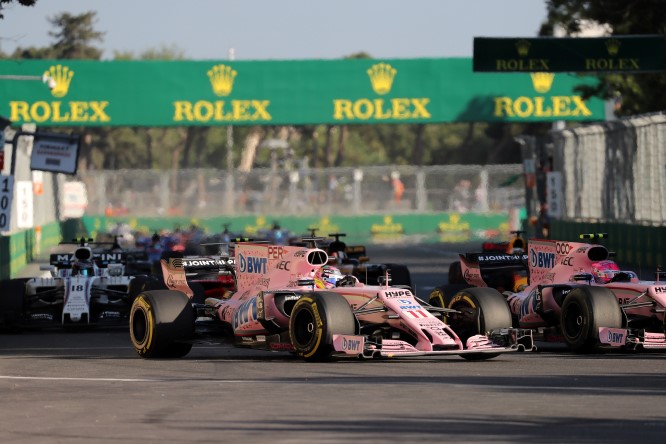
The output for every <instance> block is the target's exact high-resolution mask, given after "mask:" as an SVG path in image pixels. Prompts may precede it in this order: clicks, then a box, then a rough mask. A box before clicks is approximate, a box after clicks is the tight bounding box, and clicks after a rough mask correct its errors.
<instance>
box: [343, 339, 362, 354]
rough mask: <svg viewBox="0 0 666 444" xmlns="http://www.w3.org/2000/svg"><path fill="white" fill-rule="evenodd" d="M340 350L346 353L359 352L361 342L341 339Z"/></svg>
mask: <svg viewBox="0 0 666 444" xmlns="http://www.w3.org/2000/svg"><path fill="white" fill-rule="evenodd" d="M342 348H343V349H344V350H347V351H357V352H360V351H361V341H360V340H358V339H347V338H342Z"/></svg>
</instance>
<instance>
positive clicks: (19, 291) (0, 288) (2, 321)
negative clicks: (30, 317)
mask: <svg viewBox="0 0 666 444" xmlns="http://www.w3.org/2000/svg"><path fill="white" fill-rule="evenodd" d="M29 280H30V279H24V278H21V279H10V280H4V281H0V328H8V329H17V328H18V327H19V326H20V324H21V321H22V320H23V309H24V306H23V304H24V301H25V284H26V282H27V281H29Z"/></svg>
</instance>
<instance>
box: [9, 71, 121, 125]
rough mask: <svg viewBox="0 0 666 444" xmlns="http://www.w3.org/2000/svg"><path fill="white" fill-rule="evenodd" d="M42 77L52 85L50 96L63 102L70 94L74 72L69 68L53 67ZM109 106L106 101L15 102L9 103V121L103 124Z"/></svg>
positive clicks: (109, 118)
mask: <svg viewBox="0 0 666 444" xmlns="http://www.w3.org/2000/svg"><path fill="white" fill-rule="evenodd" d="M44 76H48V77H49V78H51V79H53V81H54V86H53V89H51V95H52V96H53V97H56V98H62V97H65V96H66V95H67V94H68V93H69V88H70V86H71V83H72V78H73V77H74V71H73V70H72V69H70V68H69V67H68V66H64V65H53V66H50V67H49V68H48V69H47V70H46V71H44ZM108 106H109V102H108V101H105V100H91V101H82V100H70V101H67V102H63V101H60V100H57V101H51V102H47V101H45V100H38V101H36V102H33V103H30V102H26V101H21V100H16V101H11V102H9V118H10V120H11V121H12V122H21V123H27V122H35V123H57V124H67V123H83V122H95V123H105V122H110V121H111V117H110V116H109V115H108V114H107V110H106V108H107V107H108Z"/></svg>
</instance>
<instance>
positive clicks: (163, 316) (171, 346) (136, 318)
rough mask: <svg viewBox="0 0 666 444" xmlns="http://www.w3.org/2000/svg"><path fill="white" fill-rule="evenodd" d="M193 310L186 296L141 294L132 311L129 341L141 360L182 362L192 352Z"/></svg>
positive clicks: (167, 292) (164, 292)
mask: <svg viewBox="0 0 666 444" xmlns="http://www.w3.org/2000/svg"><path fill="white" fill-rule="evenodd" d="M194 320H195V316H194V310H193V309H192V304H191V302H190V299H189V298H188V297H187V295H185V294H184V293H181V292H180V291H173V290H154V291H147V292H143V293H140V294H139V295H138V296H137V297H136V299H135V300H134V303H133V304H132V308H131V310H130V339H131V340H132V345H134V349H135V350H136V352H137V353H138V354H139V356H141V357H142V358H180V357H183V356H185V355H186V354H188V353H189V352H190V350H191V349H192V344H191V343H189V342H181V341H188V340H191V339H192V337H193V336H194Z"/></svg>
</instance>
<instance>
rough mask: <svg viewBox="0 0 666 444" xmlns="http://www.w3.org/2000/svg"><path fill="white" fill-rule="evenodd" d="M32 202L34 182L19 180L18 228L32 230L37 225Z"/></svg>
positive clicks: (17, 194) (17, 183)
mask: <svg viewBox="0 0 666 444" xmlns="http://www.w3.org/2000/svg"><path fill="white" fill-rule="evenodd" d="M32 202H33V199H32V181H29V180H19V181H18V182H16V227H17V228H32V227H33V226H34V225H35V223H34V211H33V205H32Z"/></svg>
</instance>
